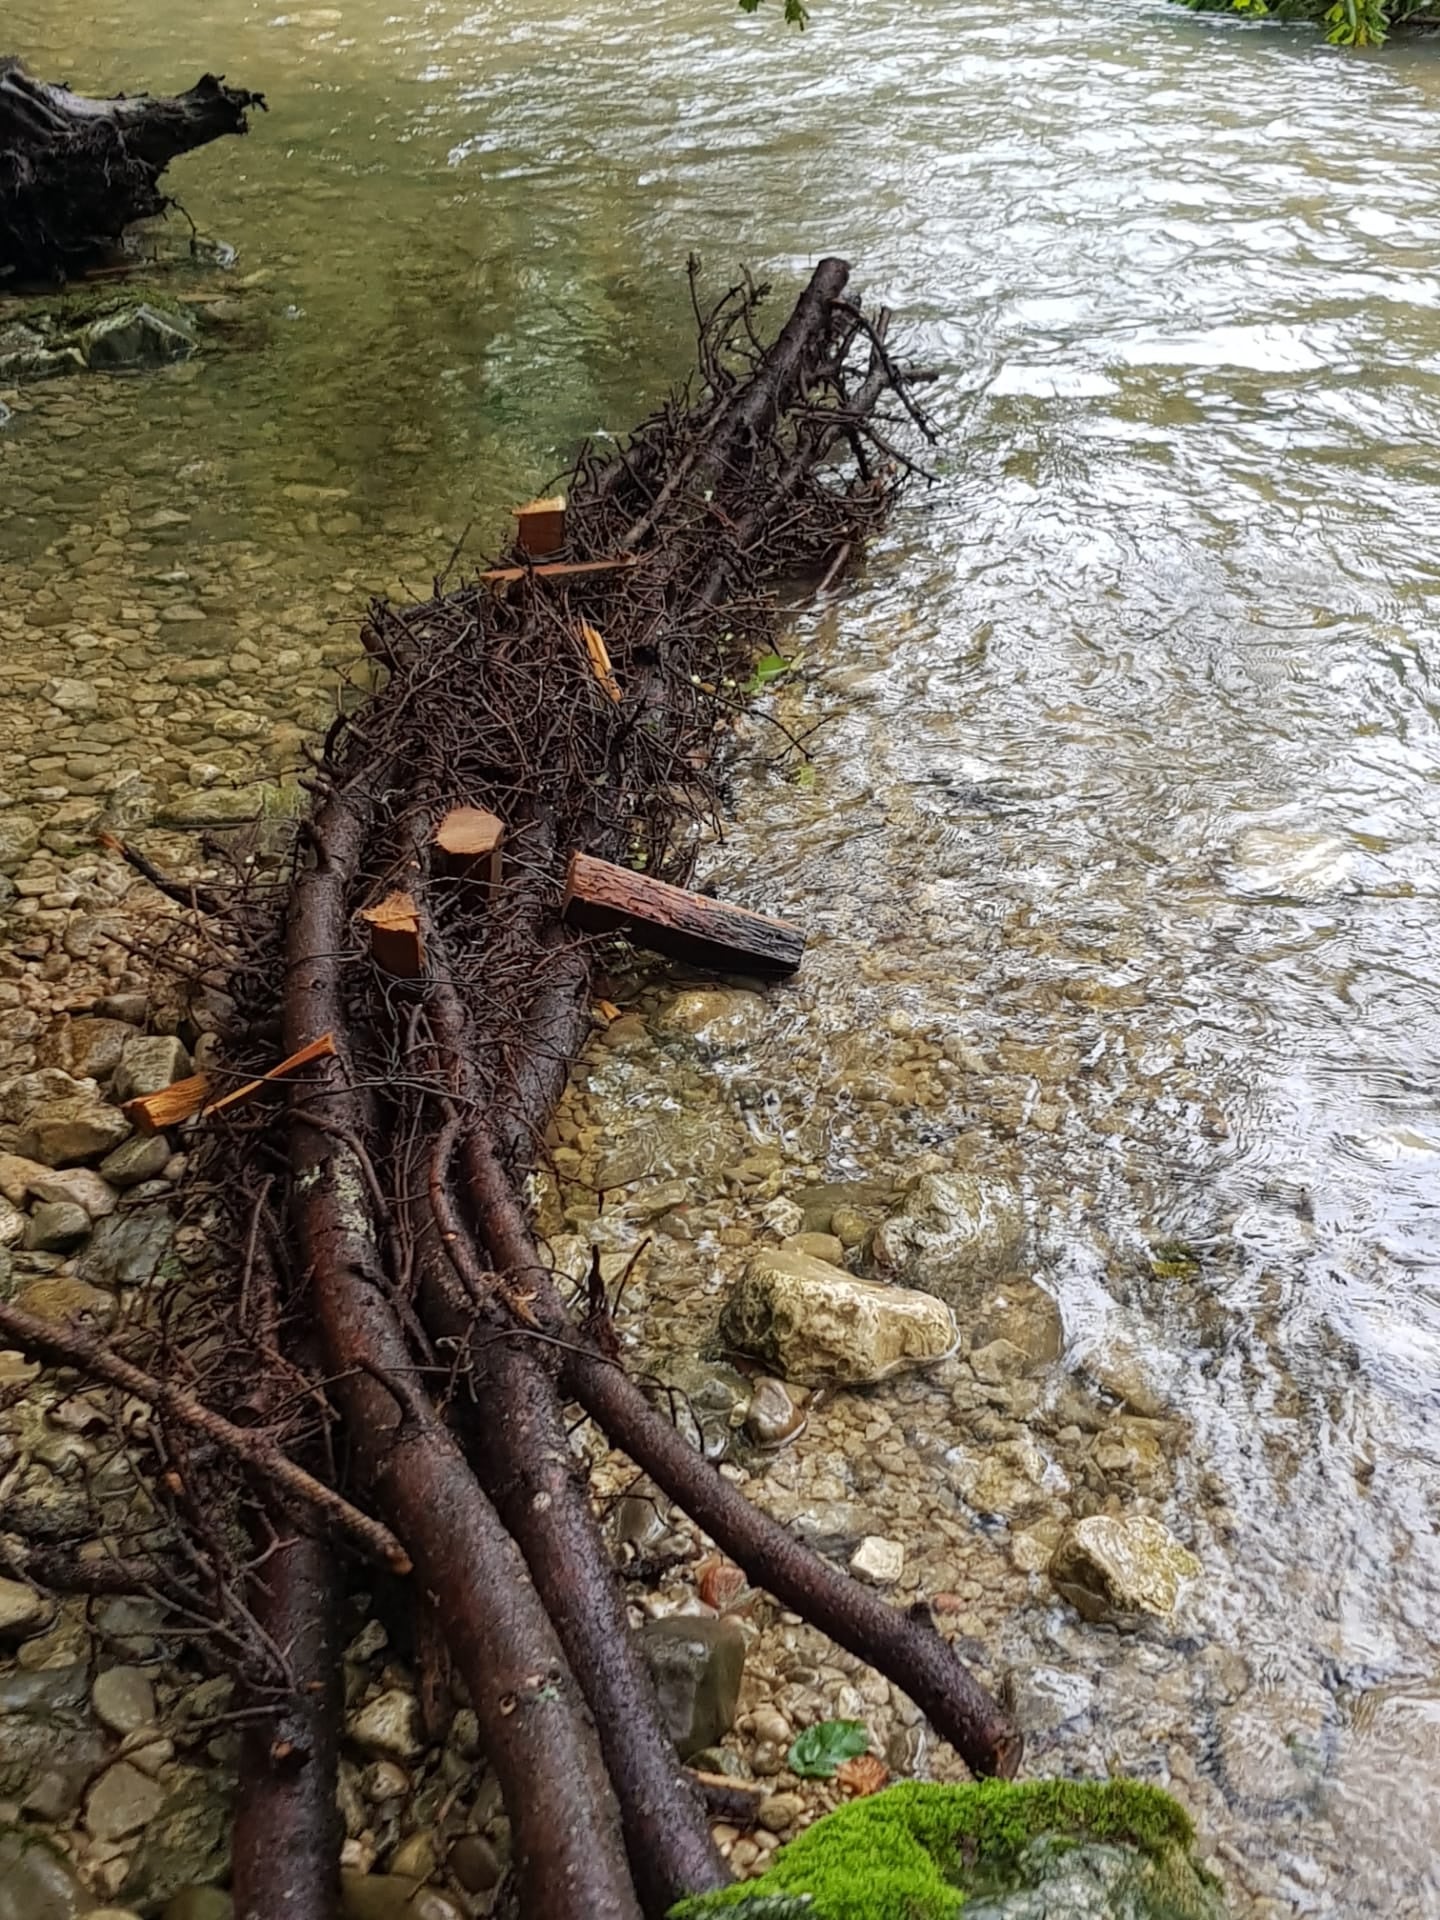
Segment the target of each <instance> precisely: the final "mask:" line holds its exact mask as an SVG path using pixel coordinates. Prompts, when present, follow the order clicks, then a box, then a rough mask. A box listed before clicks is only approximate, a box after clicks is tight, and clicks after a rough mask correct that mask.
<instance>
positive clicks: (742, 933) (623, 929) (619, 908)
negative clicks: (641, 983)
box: [563, 853, 805, 974]
mask: <svg viewBox="0 0 1440 1920" xmlns="http://www.w3.org/2000/svg"><path fill="white" fill-rule="evenodd" d="M563 911H564V915H565V918H566V920H568V921H569V923H570V925H571V926H572V927H580V928H581V929H583V930H584V931H585V932H586V933H620V934H623V935H624V936H625V938H626V939H627V940H628V941H630V943H631V945H632V946H637V947H648V948H649V949H650V950H651V951H652V952H654V953H665V954H669V956H670V957H671V958H672V959H674V960H688V961H689V962H690V963H691V965H692V966H697V967H708V968H710V969H712V970H713V971H715V972H717V973H761V974H787V973H794V971H795V969H796V968H797V967H798V966H799V965H800V960H801V956H802V955H803V954H804V951H805V935H804V934H803V933H802V932H801V930H800V928H799V927H793V926H791V925H790V923H789V922H788V921H786V920H776V919H774V918H772V917H771V916H770V915H769V914H765V913H751V912H750V911H749V909H748V908H746V907H732V906H730V905H729V904H728V903H727V902H726V901H724V900H711V899H710V898H708V897H707V896H706V895H705V894H703V893H689V892H687V891H686V889H685V888H684V887H672V886H671V885H669V883H668V882H667V881H664V880H654V879H652V878H651V877H650V875H649V874H647V873H632V872H631V871H630V870H629V869H628V868H626V867H616V866H612V865H611V863H610V862H609V861H608V860H597V859H596V858H595V856H594V855H593V854H589V853H572V854H571V856H570V866H569V870H568V872H567V873H566V876H565V902H564V908H563Z"/></svg>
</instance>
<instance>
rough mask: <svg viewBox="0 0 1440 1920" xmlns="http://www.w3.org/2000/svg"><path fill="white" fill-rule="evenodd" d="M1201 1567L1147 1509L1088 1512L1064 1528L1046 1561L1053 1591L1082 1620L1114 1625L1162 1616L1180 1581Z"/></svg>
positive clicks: (1171, 1608) (1168, 1610)
mask: <svg viewBox="0 0 1440 1920" xmlns="http://www.w3.org/2000/svg"><path fill="white" fill-rule="evenodd" d="M1202 1571H1203V1569H1202V1568H1201V1565H1200V1562H1199V1561H1198V1560H1197V1559H1196V1558H1195V1556H1194V1554H1193V1553H1190V1552H1188V1551H1187V1550H1186V1549H1185V1548H1184V1547H1182V1546H1181V1544H1180V1542H1179V1541H1178V1540H1177V1539H1176V1538H1175V1536H1174V1535H1173V1534H1172V1533H1170V1532H1168V1531H1167V1529H1166V1528H1164V1527H1162V1526H1161V1524H1160V1522H1159V1521H1158V1520H1152V1519H1151V1518H1150V1517H1149V1515H1148V1514H1135V1515H1132V1516H1129V1517H1127V1518H1124V1519H1115V1518H1112V1517H1111V1516H1110V1515H1108V1514H1093V1515H1091V1516H1090V1518H1088V1519H1085V1520H1076V1521H1074V1522H1072V1524H1071V1525H1070V1526H1068V1527H1067V1528H1066V1529H1065V1532H1064V1533H1063V1534H1062V1535H1061V1537H1060V1544H1059V1546H1058V1547H1056V1549H1055V1557H1054V1558H1053V1560H1052V1561H1051V1562H1050V1580H1051V1584H1052V1585H1053V1586H1054V1588H1055V1590H1056V1592H1057V1593H1059V1594H1060V1595H1061V1597H1062V1598H1063V1599H1066V1600H1068V1601H1069V1602H1070V1604H1071V1605H1072V1606H1073V1607H1074V1608H1075V1609H1076V1611H1077V1612H1078V1613H1080V1614H1081V1615H1082V1616H1083V1617H1084V1618H1085V1619H1086V1620H1090V1621H1110V1622H1112V1623H1113V1624H1115V1625H1117V1626H1125V1625H1129V1624H1131V1623H1133V1621H1134V1620H1135V1619H1136V1618H1137V1617H1138V1616H1140V1615H1143V1614H1151V1615H1154V1616H1155V1617H1156V1618H1158V1619H1161V1620H1166V1619H1168V1618H1169V1617H1170V1615H1171V1614H1172V1613H1173V1612H1174V1611H1175V1607H1176V1603H1177V1602H1178V1600H1179V1598H1180V1590H1181V1587H1182V1586H1183V1585H1184V1583H1185V1582H1186V1581H1187V1580H1194V1579H1198V1577H1199V1576H1200V1574H1201V1572H1202Z"/></svg>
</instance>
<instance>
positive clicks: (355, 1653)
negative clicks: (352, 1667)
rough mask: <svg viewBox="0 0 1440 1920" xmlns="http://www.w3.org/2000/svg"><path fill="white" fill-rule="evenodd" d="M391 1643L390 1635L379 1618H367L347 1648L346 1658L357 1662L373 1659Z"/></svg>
mask: <svg viewBox="0 0 1440 1920" xmlns="http://www.w3.org/2000/svg"><path fill="white" fill-rule="evenodd" d="M389 1644H390V1636H389V1634H388V1633H387V1632H386V1631H385V1628H384V1625H383V1624H382V1622H380V1621H379V1620H367V1621H366V1622H365V1624H364V1626H363V1627H362V1628H361V1629H360V1631H359V1633H357V1634H356V1636H355V1638H354V1639H353V1640H352V1641H351V1642H350V1644H349V1646H348V1647H346V1649H345V1658H346V1659H347V1660H354V1661H356V1662H357V1663H360V1662H364V1661H366V1660H373V1659H374V1658H375V1656H376V1654H377V1653H383V1652H384V1651H385V1649H386V1647H388V1646H389Z"/></svg>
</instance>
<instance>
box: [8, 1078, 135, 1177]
mask: <svg viewBox="0 0 1440 1920" xmlns="http://www.w3.org/2000/svg"><path fill="white" fill-rule="evenodd" d="M129 1135H130V1122H129V1121H128V1120H127V1119H126V1118H125V1116H124V1114H123V1113H121V1112H120V1110H119V1108H118V1107H111V1106H107V1105H106V1103H105V1102H104V1101H103V1100H102V1099H101V1098H100V1096H99V1094H98V1093H86V1092H80V1091H77V1092H75V1093H73V1094H69V1095H66V1096H62V1097H61V1098H60V1099H57V1100H47V1101H44V1102H42V1103H41V1104H40V1105H39V1106H37V1107H36V1108H35V1109H34V1110H33V1112H32V1113H31V1114H30V1115H29V1117H28V1118H27V1119H26V1120H25V1121H24V1122H23V1123H22V1124H21V1127H20V1131H19V1133H18V1135H17V1136H16V1141H15V1145H16V1149H17V1151H18V1152H19V1153H21V1154H22V1155H24V1156H25V1158H27V1159H30V1160H39V1161H41V1162H42V1163H43V1164H44V1165H45V1166H47V1167H66V1166H70V1165H72V1164H73V1163H74V1162H75V1161H77V1160H98V1159H100V1158H101V1156H102V1155H104V1154H107V1153H110V1152H113V1150H114V1149H115V1148H116V1147H118V1146H119V1144H120V1142H121V1141H122V1140H125V1139H128V1138H129Z"/></svg>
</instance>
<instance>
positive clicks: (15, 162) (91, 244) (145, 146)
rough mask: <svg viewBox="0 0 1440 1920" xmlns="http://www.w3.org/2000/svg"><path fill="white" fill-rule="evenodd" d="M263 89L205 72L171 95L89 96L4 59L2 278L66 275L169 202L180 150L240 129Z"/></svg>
mask: <svg viewBox="0 0 1440 1920" xmlns="http://www.w3.org/2000/svg"><path fill="white" fill-rule="evenodd" d="M264 106H265V100H264V96H263V95H261V94H258V93H248V92H246V91H245V90H244V89H243V88H239V87H227V86H226V85H225V84H224V82H223V80H219V79H217V78H216V77H215V75H214V74H210V73H207V74H206V75H204V77H203V78H202V79H200V80H198V81H197V82H196V84H195V85H194V86H193V87H190V88H188V89H187V91H186V92H184V93H182V94H177V95H176V96H174V97H173V98H166V97H162V96H156V95H151V94H147V93H141V94H133V95H130V96H126V95H123V94H122V95H120V96H118V97H117V98H116V99H113V100H92V99H89V98H87V97H86V96H85V95H84V94H78V93H71V92H70V90H69V89H68V88H67V87H60V86H52V85H49V84H48V83H47V82H45V81H43V80H36V79H34V78H32V76H31V75H30V74H28V73H27V72H26V71H25V69H24V67H23V66H22V65H21V64H20V62H19V61H18V60H15V59H13V58H7V59H0V280H4V279H6V278H15V277H25V278H36V279H43V280H51V279H60V280H63V279H67V278H69V277H70V276H71V275H73V274H75V273H78V272H81V271H83V269H84V268H85V267H87V266H90V265H93V264H95V263H96V262H97V261H99V260H102V259H104V258H105V257H106V255H107V254H108V253H110V252H111V251H112V250H113V249H114V247H115V245H116V244H117V243H118V241H119V239H120V237H121V235H122V234H123V233H124V231H125V229H126V228H127V227H129V226H131V225H133V224H134V222H135V221H137V220H147V219H150V218H152V217H153V216H155V215H156V214H160V213H163V212H164V211H165V209H166V207H167V206H169V205H170V204H171V203H170V201H169V200H168V199H167V197H166V196H165V195H164V194H163V193H162V192H161V191H160V186H159V181H160V176H161V175H162V174H163V173H164V171H165V169H166V167H167V166H168V165H169V164H170V162H171V161H172V160H174V159H175V158H176V157H177V156H178V155H180V154H182V153H188V152H190V151H191V150H192V149H193V148H195V147H203V146H205V145H206V144H207V143H208V142H210V141H211V140H218V139H220V138H222V136H224V135H225V134H232V133H237V134H238V133H244V132H245V131H246V130H247V128H248V125H249V122H248V120H247V118H246V115H247V113H248V111H249V109H250V108H251V107H259V108H261V109H262V110H263V108H264Z"/></svg>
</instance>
